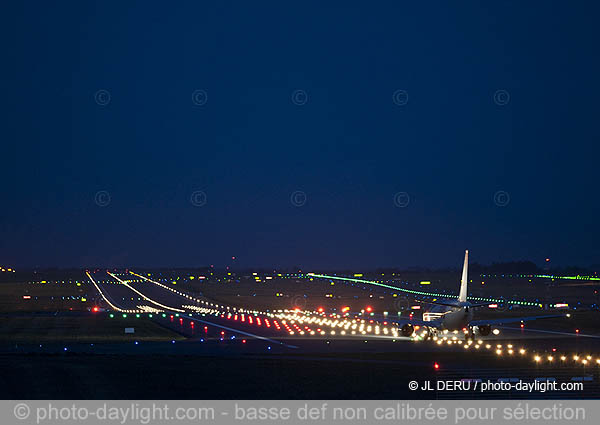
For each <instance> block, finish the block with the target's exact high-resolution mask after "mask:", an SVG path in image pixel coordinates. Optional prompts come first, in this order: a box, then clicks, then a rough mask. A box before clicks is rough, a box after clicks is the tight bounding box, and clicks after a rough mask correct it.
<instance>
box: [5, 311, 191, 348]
mask: <svg viewBox="0 0 600 425" xmlns="http://www.w3.org/2000/svg"><path fill="white" fill-rule="evenodd" d="M130 327H131V328H134V329H135V333H134V334H125V328H130ZM179 339H183V337H182V336H180V335H179V334H176V333H174V332H172V331H170V330H168V329H166V328H163V327H162V326H160V325H158V324H157V323H155V322H153V321H151V320H149V319H145V318H140V319H136V318H122V317H115V318H113V319H110V318H108V317H107V316H105V315H97V316H94V315H90V316H83V317H81V316H80V317H65V316H43V317H31V316H4V317H0V342H23V343H36V342H123V341H170V340H179Z"/></svg>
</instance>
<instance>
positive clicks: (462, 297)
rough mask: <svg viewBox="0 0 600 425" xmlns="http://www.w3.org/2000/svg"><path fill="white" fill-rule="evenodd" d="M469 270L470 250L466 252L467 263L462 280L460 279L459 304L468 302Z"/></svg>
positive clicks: (464, 266)
mask: <svg viewBox="0 0 600 425" xmlns="http://www.w3.org/2000/svg"><path fill="white" fill-rule="evenodd" d="M468 270H469V250H468V249H467V250H466V251H465V263H464V265H463V271H462V278H461V279H460V292H459V294H458V301H459V302H466V301H467V275H468Z"/></svg>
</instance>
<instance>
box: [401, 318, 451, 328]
mask: <svg viewBox="0 0 600 425" xmlns="http://www.w3.org/2000/svg"><path fill="white" fill-rule="evenodd" d="M391 322H394V323H396V324H398V326H402V325H405V324H409V325H413V326H429V327H431V328H435V327H439V326H440V324H441V320H437V319H436V320H428V321H425V320H421V319H412V320H411V319H394V320H391Z"/></svg>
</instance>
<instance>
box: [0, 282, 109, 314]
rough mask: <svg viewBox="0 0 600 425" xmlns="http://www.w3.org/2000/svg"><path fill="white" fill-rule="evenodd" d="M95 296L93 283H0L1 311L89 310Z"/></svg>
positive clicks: (94, 300) (96, 295)
mask: <svg viewBox="0 0 600 425" xmlns="http://www.w3.org/2000/svg"><path fill="white" fill-rule="evenodd" d="M96 298H98V294H97V292H96V290H95V289H94V287H93V286H92V285H91V284H90V283H79V284H77V283H58V282H52V283H50V282H49V283H44V284H42V283H29V282H3V283H0V312H14V311H87V310H88V309H89V308H91V307H92V306H93V305H94V304H95V302H96V301H97V300H96Z"/></svg>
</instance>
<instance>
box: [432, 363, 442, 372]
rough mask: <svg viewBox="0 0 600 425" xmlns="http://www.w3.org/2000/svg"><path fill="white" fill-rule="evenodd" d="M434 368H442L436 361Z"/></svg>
mask: <svg viewBox="0 0 600 425" xmlns="http://www.w3.org/2000/svg"><path fill="white" fill-rule="evenodd" d="M433 368H434V369H435V370H438V369H439V368H440V365H439V364H438V363H437V362H435V363H434V364H433Z"/></svg>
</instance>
